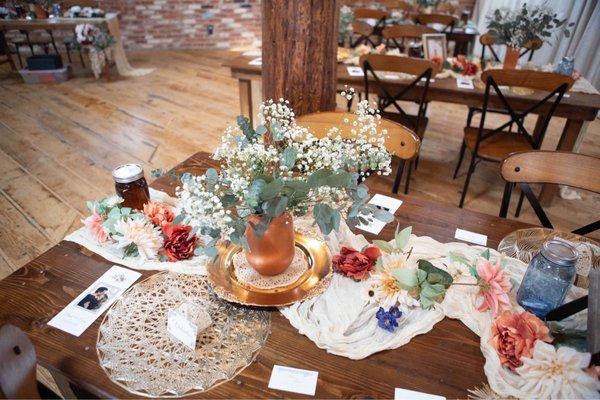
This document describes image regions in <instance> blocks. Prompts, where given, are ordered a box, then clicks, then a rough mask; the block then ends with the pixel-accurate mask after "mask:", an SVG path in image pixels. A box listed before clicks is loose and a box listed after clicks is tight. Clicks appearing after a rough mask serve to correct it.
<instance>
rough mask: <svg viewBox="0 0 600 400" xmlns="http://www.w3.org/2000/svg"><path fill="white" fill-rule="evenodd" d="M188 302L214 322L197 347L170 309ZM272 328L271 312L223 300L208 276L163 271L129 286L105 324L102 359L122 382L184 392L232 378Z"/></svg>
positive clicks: (145, 389) (132, 388)
mask: <svg viewBox="0 0 600 400" xmlns="http://www.w3.org/2000/svg"><path fill="white" fill-rule="evenodd" d="M183 302H194V303H196V304H198V305H199V306H201V307H202V308H203V310H204V311H206V312H207V313H208V314H209V315H210V317H211V319H212V321H213V322H212V325H211V326H209V327H208V328H207V329H205V330H203V331H201V332H200V334H199V337H198V339H197V345H196V349H195V350H190V349H189V348H187V347H186V346H185V345H184V344H182V343H181V342H179V341H177V340H175V339H174V338H172V337H171V336H170V335H169V334H168V333H167V313H168V311H169V310H171V309H174V308H176V307H177V306H179V305H180V304H181V303H183ZM270 330H271V316H270V313H269V312H267V311H261V310H256V309H251V308H247V307H240V306H237V305H235V304H232V303H229V302H226V301H223V300H221V299H220V298H218V297H217V296H216V295H215V294H214V293H213V291H212V289H211V287H210V284H209V283H208V280H207V279H206V277H205V276H199V275H184V274H173V273H168V272H161V273H158V274H155V275H153V276H151V277H150V278H148V279H146V280H143V281H141V282H140V283H138V284H136V285H134V286H132V287H131V288H130V289H129V290H127V291H126V292H125V293H124V294H123V296H122V297H121V298H120V299H119V300H117V301H116V302H115V304H113V305H112V307H111V308H110V309H109V311H108V312H107V314H106V316H105V317H104V319H103V320H102V323H101V325H100V329H99V330H98V341H97V345H96V349H97V352H98V359H99V362H100V365H101V366H102V368H103V369H104V371H105V372H106V374H107V375H108V377H109V378H110V379H111V380H112V381H113V382H114V383H115V384H117V385H119V386H120V387H122V388H124V389H125V390H127V391H129V392H131V393H134V394H136V395H140V396H145V397H153V398H158V397H181V396H187V395H190V394H194V393H199V392H203V391H206V390H208V389H210V388H212V387H214V386H216V385H219V384H221V383H224V382H227V381H228V380H230V379H232V378H233V377H235V376H236V375H237V374H238V373H240V372H241V371H242V370H243V369H244V368H246V367H247V366H248V365H250V364H251V363H252V361H254V358H255V357H256V355H257V354H258V351H259V350H260V349H261V348H262V346H263V345H264V343H265V341H266V340H267V337H268V335H269V333H270Z"/></svg>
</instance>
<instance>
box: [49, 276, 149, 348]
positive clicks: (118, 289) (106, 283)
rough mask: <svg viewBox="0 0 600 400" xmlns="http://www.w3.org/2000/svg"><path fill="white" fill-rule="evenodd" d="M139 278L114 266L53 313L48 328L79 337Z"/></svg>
mask: <svg viewBox="0 0 600 400" xmlns="http://www.w3.org/2000/svg"><path fill="white" fill-rule="evenodd" d="M141 275H142V274H140V273H139V272H136V271H132V270H130V269H128V268H124V267H120V266H118V265H113V266H112V267H111V268H110V269H109V270H108V271H106V272H105V273H104V274H102V276H101V277H100V278H98V279H96V281H95V282H94V283H92V284H91V285H90V286H89V287H88V288H87V289H86V290H85V291H84V292H83V293H81V294H80V295H79V296H77V297H76V298H75V300H73V301H72V302H70V303H69V305H67V306H66V307H65V308H64V309H62V310H61V311H60V312H59V313H58V314H56V315H55V316H54V318H52V319H51V320H50V322H48V325H50V326H53V327H55V328H57V329H60V330H61V331H65V332H67V333H70V334H71V335H74V336H80V335H81V334H82V333H83V332H84V331H85V330H86V329H87V328H88V327H89V326H90V325H91V324H93V323H94V321H95V320H96V318H98V317H99V316H100V315H102V313H103V312H104V311H106V310H107V309H108V307H110V305H111V304H112V303H114V302H115V300H117V299H118V298H119V296H121V294H123V292H124V291H125V290H126V289H127V288H128V287H129V286H131V285H132V284H133V283H134V282H135V281H136V280H137V279H138V278H139V277H140V276H141Z"/></svg>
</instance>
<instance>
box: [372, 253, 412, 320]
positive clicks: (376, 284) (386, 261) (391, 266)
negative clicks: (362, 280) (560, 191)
mask: <svg viewBox="0 0 600 400" xmlns="http://www.w3.org/2000/svg"><path fill="white" fill-rule="evenodd" d="M381 261H382V265H383V268H381V269H380V270H378V271H376V272H375V273H373V274H372V275H371V290H372V291H373V299H374V300H375V301H376V302H377V303H379V304H380V305H381V306H382V307H384V308H389V307H392V306H396V305H397V306H400V307H408V308H411V307H418V306H419V301H418V300H417V299H415V298H414V297H412V296H411V295H410V294H409V293H408V291H407V290H405V289H402V288H401V287H400V286H399V285H398V282H397V280H396V278H395V277H394V275H393V272H394V270H396V269H399V268H408V269H411V270H416V269H417V264H416V263H414V262H412V261H410V260H408V259H407V258H406V256H405V255H404V254H402V253H390V254H383V255H382V256H381Z"/></svg>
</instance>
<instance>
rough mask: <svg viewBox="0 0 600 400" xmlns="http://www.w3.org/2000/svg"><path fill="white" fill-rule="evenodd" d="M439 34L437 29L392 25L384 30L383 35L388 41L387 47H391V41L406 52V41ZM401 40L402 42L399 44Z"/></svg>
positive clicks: (422, 26)
mask: <svg viewBox="0 0 600 400" xmlns="http://www.w3.org/2000/svg"><path fill="white" fill-rule="evenodd" d="M427 33H438V32H437V31H436V30H435V29H433V28H430V27H428V26H425V25H391V26H387V27H385V28H383V31H382V34H383V38H384V39H385V41H386V47H390V41H391V42H392V43H393V44H394V45H395V46H396V47H397V48H399V49H400V51H402V52H404V50H405V48H406V46H405V45H404V41H405V39H406V38H409V39H419V40H420V39H421V37H422V36H423V35H424V34H427ZM398 40H400V42H398Z"/></svg>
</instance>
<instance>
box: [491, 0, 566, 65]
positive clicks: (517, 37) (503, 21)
mask: <svg viewBox="0 0 600 400" xmlns="http://www.w3.org/2000/svg"><path fill="white" fill-rule="evenodd" d="M487 20H488V24H487V28H488V29H489V33H490V34H491V35H492V36H493V37H494V38H495V40H496V43H497V44H505V45H506V46H507V47H506V54H505V58H504V68H507V69H514V68H515V67H516V65H517V61H518V60H519V53H520V50H521V48H522V47H524V46H525V45H526V44H527V43H529V42H531V41H539V40H541V41H548V39H549V38H550V37H551V36H552V31H553V30H554V29H556V28H559V27H560V26H563V25H564V23H565V21H566V19H563V20H560V19H559V18H558V15H557V14H556V13H555V12H553V11H552V9H551V8H550V7H548V6H546V5H541V6H537V7H531V8H530V7H528V6H527V4H526V3H525V4H523V7H521V9H520V10H519V11H513V10H510V9H496V10H494V12H493V13H492V15H489V16H488V17H487ZM573 24H574V23H571V24H569V26H573ZM564 32H565V36H567V37H569V31H568V30H567V29H566V28H565V30H564Z"/></svg>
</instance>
